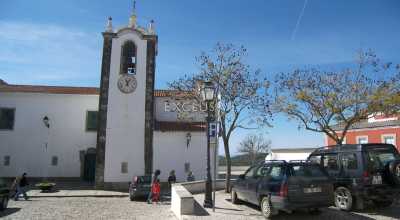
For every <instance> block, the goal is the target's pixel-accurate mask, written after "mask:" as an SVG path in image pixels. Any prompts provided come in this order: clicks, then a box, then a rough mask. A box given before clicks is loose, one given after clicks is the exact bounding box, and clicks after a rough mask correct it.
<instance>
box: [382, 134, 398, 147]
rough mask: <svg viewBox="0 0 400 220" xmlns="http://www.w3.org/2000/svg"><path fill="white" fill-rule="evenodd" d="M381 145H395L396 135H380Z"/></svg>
mask: <svg viewBox="0 0 400 220" xmlns="http://www.w3.org/2000/svg"><path fill="white" fill-rule="evenodd" d="M382 143H385V144H393V145H396V135H395V134H384V135H382Z"/></svg>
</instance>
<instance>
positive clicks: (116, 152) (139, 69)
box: [104, 31, 147, 182]
mask: <svg viewBox="0 0 400 220" xmlns="http://www.w3.org/2000/svg"><path fill="white" fill-rule="evenodd" d="M127 40H132V41H133V42H134V43H135V45H136V47H137V55H136V75H135V77H136V80H137V88H136V90H135V91H134V92H133V93H130V94H125V93H122V92H121V91H120V90H119V89H118V87H117V82H118V79H119V77H120V74H119V72H120V58H121V57H120V56H121V46H122V45H123V43H124V42H125V41H127ZM146 50H147V41H146V40H141V39H140V38H139V37H138V36H137V34H136V33H135V32H131V31H129V32H123V33H122V34H121V35H120V36H119V37H118V38H113V42H112V54H111V66H110V79H109V94H108V112H107V138H106V151H105V171H104V181H105V182H128V181H130V180H131V178H132V175H143V174H144V125H145V121H144V119H145V87H146V53H147V51H146ZM122 162H128V173H121V163H122Z"/></svg>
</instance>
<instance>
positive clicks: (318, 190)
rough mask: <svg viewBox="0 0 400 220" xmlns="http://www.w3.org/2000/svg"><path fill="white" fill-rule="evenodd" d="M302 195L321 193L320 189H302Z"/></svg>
mask: <svg viewBox="0 0 400 220" xmlns="http://www.w3.org/2000/svg"><path fill="white" fill-rule="evenodd" d="M303 191H304V193H319V192H322V190H321V187H313V188H304V189H303Z"/></svg>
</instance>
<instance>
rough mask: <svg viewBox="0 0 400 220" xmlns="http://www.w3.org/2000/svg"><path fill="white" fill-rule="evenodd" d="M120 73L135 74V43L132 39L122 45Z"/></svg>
mask: <svg viewBox="0 0 400 220" xmlns="http://www.w3.org/2000/svg"><path fill="white" fill-rule="evenodd" d="M120 74H133V75H135V74H136V45H135V43H133V41H126V42H125V43H124V45H122V48H121V67H120Z"/></svg>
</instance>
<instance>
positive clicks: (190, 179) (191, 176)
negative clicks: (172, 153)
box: [186, 171, 196, 182]
mask: <svg viewBox="0 0 400 220" xmlns="http://www.w3.org/2000/svg"><path fill="white" fill-rule="evenodd" d="M195 180H196V178H195V177H194V175H193V172H192V171H189V173H188V175H187V178H186V181H188V182H192V181H195Z"/></svg>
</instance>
